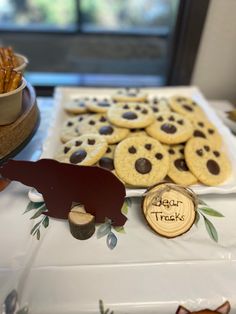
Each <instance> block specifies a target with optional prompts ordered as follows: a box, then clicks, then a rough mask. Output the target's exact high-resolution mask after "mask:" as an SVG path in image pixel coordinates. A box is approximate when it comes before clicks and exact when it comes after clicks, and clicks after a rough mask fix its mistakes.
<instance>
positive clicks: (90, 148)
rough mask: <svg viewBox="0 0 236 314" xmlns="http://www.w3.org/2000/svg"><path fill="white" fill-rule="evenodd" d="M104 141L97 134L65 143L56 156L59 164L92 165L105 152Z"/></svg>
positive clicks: (105, 145)
mask: <svg viewBox="0 0 236 314" xmlns="http://www.w3.org/2000/svg"><path fill="white" fill-rule="evenodd" d="M107 147H108V145H107V142H106V140H105V139H104V138H103V137H102V136H100V135H97V134H86V135H81V136H79V137H76V138H74V139H72V140H70V141H69V142H67V143H65V144H64V145H63V147H62V149H61V151H60V153H59V154H58V155H57V156H56V158H55V159H57V160H58V161H60V162H65V163H70V164H74V165H84V166H91V165H94V164H95V163H96V162H97V161H98V160H99V159H100V158H101V157H102V156H103V155H104V154H105V152H106V150H107Z"/></svg>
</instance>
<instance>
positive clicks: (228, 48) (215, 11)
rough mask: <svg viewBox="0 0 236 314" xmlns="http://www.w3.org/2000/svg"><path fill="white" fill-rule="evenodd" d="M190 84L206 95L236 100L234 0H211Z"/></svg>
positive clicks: (235, 21)
mask: <svg viewBox="0 0 236 314" xmlns="http://www.w3.org/2000/svg"><path fill="white" fill-rule="evenodd" d="M192 84H193V85H197V86H199V87H200V89H201V90H202V92H203V93H204V94H205V95H206V96H207V97H208V98H211V99H229V100H231V101H235V102H236V0H211V3H210V6H209V9H208V15H207V18H206V22H205V27H204V31H203V34H202V40H201V44H200V47H199V52H198V56H197V60H196V64H195V69H194V72H193V76H192Z"/></svg>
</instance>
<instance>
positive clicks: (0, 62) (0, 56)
mask: <svg viewBox="0 0 236 314" xmlns="http://www.w3.org/2000/svg"><path fill="white" fill-rule="evenodd" d="M3 59H4V58H3V54H2V52H1V50H0V67H3V64H4V62H3Z"/></svg>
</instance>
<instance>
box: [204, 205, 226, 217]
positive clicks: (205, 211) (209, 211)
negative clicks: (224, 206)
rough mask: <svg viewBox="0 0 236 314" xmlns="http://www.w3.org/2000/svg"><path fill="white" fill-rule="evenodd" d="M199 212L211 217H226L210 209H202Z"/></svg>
mask: <svg viewBox="0 0 236 314" xmlns="http://www.w3.org/2000/svg"><path fill="white" fill-rule="evenodd" d="M199 210H200V211H202V212H203V213H204V214H206V215H209V216H214V217H224V215H222V214H221V213H219V212H218V211H216V210H215V209H213V208H210V207H200V208H199Z"/></svg>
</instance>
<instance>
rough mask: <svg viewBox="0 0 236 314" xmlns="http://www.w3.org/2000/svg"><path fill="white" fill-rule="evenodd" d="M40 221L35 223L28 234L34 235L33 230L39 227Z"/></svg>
mask: <svg viewBox="0 0 236 314" xmlns="http://www.w3.org/2000/svg"><path fill="white" fill-rule="evenodd" d="M41 222H42V221H39V222H37V223H36V224H35V225H34V227H33V228H32V230H31V231H30V234H34V233H35V230H36V229H37V228H38V227H39V226H40V224H41Z"/></svg>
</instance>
